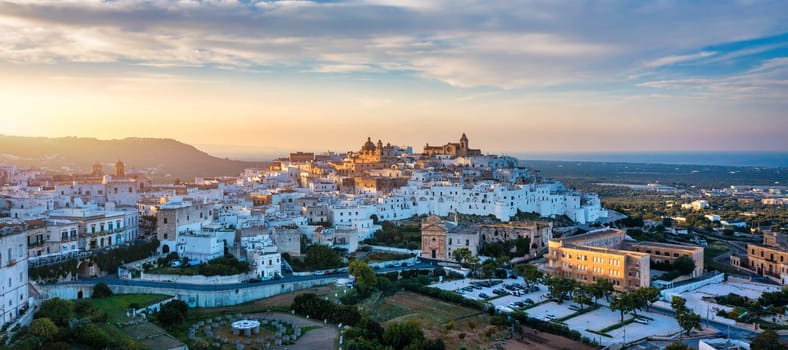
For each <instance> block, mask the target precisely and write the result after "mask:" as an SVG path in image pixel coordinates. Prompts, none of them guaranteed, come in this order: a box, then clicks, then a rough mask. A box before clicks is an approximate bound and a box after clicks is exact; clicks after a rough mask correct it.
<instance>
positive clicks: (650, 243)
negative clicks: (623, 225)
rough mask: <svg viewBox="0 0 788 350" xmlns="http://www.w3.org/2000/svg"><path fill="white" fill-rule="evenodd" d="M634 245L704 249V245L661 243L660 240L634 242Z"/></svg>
mask: <svg viewBox="0 0 788 350" xmlns="http://www.w3.org/2000/svg"><path fill="white" fill-rule="evenodd" d="M632 246H633V247H634V246H641V247H659V248H667V249H684V250H699V249H701V250H702V249H703V247H699V246H692V245H682V244H671V243H660V242H647V241H640V242H636V243H632Z"/></svg>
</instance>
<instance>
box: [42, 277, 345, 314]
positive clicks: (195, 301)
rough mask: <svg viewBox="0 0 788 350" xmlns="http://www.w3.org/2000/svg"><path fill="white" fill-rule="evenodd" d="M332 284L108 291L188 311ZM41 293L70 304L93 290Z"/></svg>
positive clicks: (68, 287)
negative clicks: (170, 302) (165, 299)
mask: <svg viewBox="0 0 788 350" xmlns="http://www.w3.org/2000/svg"><path fill="white" fill-rule="evenodd" d="M336 281H337V277H331V276H326V278H321V279H314V280H308V281H297V282H282V283H275V284H258V285H250V286H244V288H237V289H220V290H192V289H180V288H176V287H148V286H133V285H114V284H111V285H110V286H109V287H110V289H112V292H113V293H115V294H133V293H145V294H165V295H174V296H176V297H177V298H178V299H179V300H183V301H185V302H186V303H187V304H189V306H190V307H221V306H231V305H238V304H243V303H247V302H250V301H254V300H258V299H263V298H268V297H272V296H275V295H279V294H283V293H289V292H294V291H298V290H302V289H308V288H312V287H317V286H323V285H328V284H334V283H336ZM42 289H43V290H44V291H45V294H46V295H47V296H48V297H49V298H54V297H59V298H62V299H69V300H74V299H77V295H78V293H79V292H80V291H82V295H83V297H88V298H89V297H90V295H91V293H92V291H93V286H92V285H87V284H86V285H80V284H58V285H48V286H42Z"/></svg>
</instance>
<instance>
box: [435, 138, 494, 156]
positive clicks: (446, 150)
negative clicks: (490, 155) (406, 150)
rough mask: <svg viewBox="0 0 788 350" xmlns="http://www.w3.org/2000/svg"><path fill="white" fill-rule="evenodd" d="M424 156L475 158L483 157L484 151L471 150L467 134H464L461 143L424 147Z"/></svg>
mask: <svg viewBox="0 0 788 350" xmlns="http://www.w3.org/2000/svg"><path fill="white" fill-rule="evenodd" d="M424 155H426V156H434V155H446V156H453V157H474V156H481V155H482V151H481V150H478V149H471V148H470V147H469V146H468V136H465V133H463V134H462V137H460V142H459V143H453V142H451V143H447V144H445V145H443V146H430V145H429V144H427V145H426V146H424Z"/></svg>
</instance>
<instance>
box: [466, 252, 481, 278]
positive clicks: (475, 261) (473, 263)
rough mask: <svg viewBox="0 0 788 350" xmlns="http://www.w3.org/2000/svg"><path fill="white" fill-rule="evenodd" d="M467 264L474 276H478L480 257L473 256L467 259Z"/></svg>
mask: <svg viewBox="0 0 788 350" xmlns="http://www.w3.org/2000/svg"><path fill="white" fill-rule="evenodd" d="M465 263H466V264H468V266H469V267H470V268H471V271H473V274H474V275H476V268H478V267H479V257H478V256H475V255H471V256H470V257H468V258H467V259H465Z"/></svg>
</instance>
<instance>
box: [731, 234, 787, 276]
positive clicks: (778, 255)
mask: <svg viewBox="0 0 788 350" xmlns="http://www.w3.org/2000/svg"><path fill="white" fill-rule="evenodd" d="M731 264H732V265H733V266H736V267H741V268H745V269H748V270H751V271H753V272H755V273H757V274H759V275H762V276H764V277H768V278H770V279H772V280H775V281H779V282H780V283H781V284H782V285H788V239H786V237H785V236H784V235H783V234H781V233H778V232H769V231H767V232H764V234H763V244H762V245H761V244H752V243H750V244H747V257H738V256H732V257H731Z"/></svg>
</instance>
